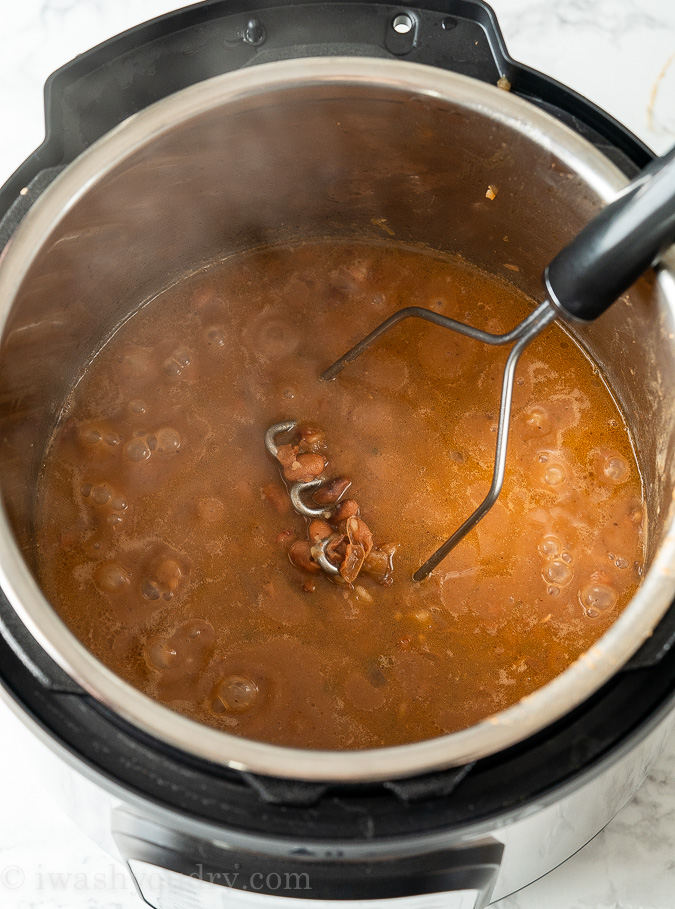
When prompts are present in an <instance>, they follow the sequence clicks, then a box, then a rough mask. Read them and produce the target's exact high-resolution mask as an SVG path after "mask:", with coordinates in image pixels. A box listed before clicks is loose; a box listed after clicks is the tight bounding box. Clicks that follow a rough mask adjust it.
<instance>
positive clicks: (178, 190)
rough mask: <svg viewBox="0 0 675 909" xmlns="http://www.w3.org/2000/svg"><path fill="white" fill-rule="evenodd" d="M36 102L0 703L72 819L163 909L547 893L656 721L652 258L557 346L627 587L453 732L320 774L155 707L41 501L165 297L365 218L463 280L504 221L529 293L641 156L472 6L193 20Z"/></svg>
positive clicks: (672, 429) (460, 1)
mask: <svg viewBox="0 0 675 909" xmlns="http://www.w3.org/2000/svg"><path fill="white" fill-rule="evenodd" d="M45 99H46V116H47V131H46V139H45V141H44V143H43V144H42V145H41V146H40V148H39V149H38V150H37V151H36V152H35V153H34V154H33V155H31V156H30V158H28V159H27V160H26V161H25V162H24V164H22V165H21V167H20V168H19V169H18V170H17V172H16V173H15V174H14V175H13V176H12V177H11V178H10V179H9V180H8V181H7V183H6V184H5V186H4V187H2V189H1V190H0V216H2V220H1V221H0V248H2V250H3V251H2V253H1V254H0V318H1V319H2V329H1V331H2V334H1V337H0V392H1V393H0V401H1V402H2V410H1V417H0V419H1V425H2V433H0V492H1V494H2V514H1V515H0V584H1V586H2V591H3V592H2V595H1V596H0V682H1V683H2V691H3V695H4V698H5V700H6V701H7V703H8V704H9V705H10V706H11V707H12V709H13V710H14V711H15V712H16V713H17V714H18V715H19V716H20V718H21V719H22V720H23V721H24V722H25V724H26V726H27V727H28V728H29V730H30V732H31V733H32V735H33V736H34V739H35V743H36V749H37V751H38V752H39V754H40V759H41V760H43V761H44V762H45V765H46V766H47V767H48V768H49V771H48V772H49V774H50V778H51V779H52V780H53V781H54V787H55V790H58V791H60V792H61V793H62V794H63V799H64V801H65V803H66V807H67V809H68V810H69V811H70V812H71V814H72V815H73V816H74V817H75V819H76V820H77V821H78V822H79V823H80V824H81V825H82V827H83V828H84V829H85V830H87V832H89V833H90V834H91V835H92V836H93V837H94V838H95V839H96V840H97V841H98V842H99V843H101V845H103V846H104V847H105V848H107V849H108V850H109V851H110V852H111V853H113V854H115V855H117V856H121V857H122V859H123V860H124V861H125V862H126V864H127V866H128V868H129V870H130V872H131V874H132V876H133V877H134V879H135V881H136V883H137V886H138V889H139V892H140V894H141V895H142V897H143V898H144V899H145V901H146V902H147V903H148V904H149V905H151V906H154V907H156V909H188V907H215V906H221V905H225V904H226V901H227V902H228V904H241V905H242V906H243V905H246V904H250V905H253V904H257V905H260V906H264V905H271V903H272V901H275V900H276V901H278V900H279V899H280V898H284V899H286V900H289V899H292V900H303V901H306V900H314V901H319V903H326V902H330V903H333V902H335V903H336V904H341V905H344V904H347V903H350V902H352V901H361V900H381V899H390V898H400V897H405V898H409V901H412V903H413V904H414V905H415V906H418V905H419V906H422V905H429V906H433V905H439V906H440V905H443V906H449V907H462V909H463V907H480V906H484V905H487V904H488V903H489V902H490V901H493V900H496V899H499V898H500V897H502V896H504V895H506V894H508V893H511V892H513V891H514V890H517V889H519V888H521V887H523V886H525V885H526V884H528V883H529V882H531V881H533V880H535V879H536V878H538V877H539V876H541V875H542V874H544V873H546V872H547V871H549V870H550V869H551V868H553V867H555V866H556V865H557V864H559V863H560V862H562V861H564V860H565V859H566V858H567V857H568V856H570V855H571V854H572V853H574V852H575V851H576V850H577V849H579V848H580V847H581V846H582V845H583V844H584V843H586V842H587V841H588V840H589V839H590V838H591V837H592V836H594V835H595V833H597V832H598V830H600V829H601V828H602V827H603V826H604V825H605V824H606V823H607V822H608V821H609V820H610V819H611V818H612V817H613V816H614V814H615V813H616V812H617V811H618V810H619V809H620V808H621V806H622V805H623V804H624V803H625V802H626V801H627V800H628V799H629V798H630V797H631V795H632V794H633V793H634V791H635V790H636V788H637V787H638V786H639V784H640V782H641V781H642V780H643V778H644V776H645V774H646V772H647V770H648V768H649V766H650V765H651V763H652V762H653V761H654V760H655V758H656V757H657V756H658V754H659V752H660V750H661V748H662V747H663V744H664V742H665V740H666V738H667V736H668V734H669V733H670V731H671V729H672V727H673V725H675V711H674V710H673V698H674V694H673V690H674V684H673V683H674V681H675V652H673V649H672V644H673V641H675V604H673V599H674V596H675V534H674V532H673V531H674V515H673V501H674V498H673V490H674V489H675V456H674V451H673V449H674V447H675V413H674V412H673V408H672V391H671V389H672V386H673V376H674V375H675V343H674V341H673V338H674V337H675V283H674V281H673V270H672V269H673V265H675V260H674V259H673V257H672V253H671V254H667V255H666V256H665V257H664V258H663V259H662V264H661V265H660V267H659V268H658V269H657V270H656V272H653V273H650V274H648V275H647V276H645V277H644V278H642V279H641V280H640V281H638V282H637V283H636V284H635V285H634V286H633V288H631V290H630V291H629V293H628V294H626V295H625V296H624V298H622V300H621V301H620V302H619V304H617V305H616V306H614V307H613V308H612V309H611V310H610V311H608V312H607V313H606V314H605V315H604V316H603V317H602V318H601V319H600V320H598V322H597V323H593V324H590V325H588V326H579V327H578V328H575V329H574V331H575V336H576V337H577V339H578V341H579V343H580V344H582V345H583V346H584V347H585V348H586V349H587V350H588V351H589V352H590V354H592V356H593V358H594V360H595V361H596V362H598V363H599V365H600V366H601V367H602V370H603V373H604V374H605V376H606V377H607V379H608V382H609V384H610V386H611V387H612V388H613V391H614V393H615V394H616V396H617V399H618V401H619V402H620V404H621V405H622V407H623V409H624V412H625V413H626V414H627V416H628V418H629V421H630V422H631V429H632V433H633V437H634V440H635V443H636V448H637V450H638V452H639V454H640V459H641V464H642V469H643V472H644V480H645V493H646V507H647V512H648V522H649V534H648V558H647V563H648V568H647V571H646V573H645V577H644V579H643V582H642V585H641V587H640V589H639V591H638V593H637V594H636V596H635V597H634V598H633V600H632V602H631V603H630V604H629V606H628V607H627V608H626V610H625V611H624V613H623V614H622V615H621V616H620V617H619V618H618V619H617V621H616V622H615V624H614V625H613V626H612V628H611V629H610V630H609V631H608V632H607V633H606V634H605V635H604V636H603V638H601V639H600V641H598V642H597V644H596V645H594V647H593V648H592V649H591V650H590V651H588V652H587V653H586V654H584V655H583V656H582V657H581V658H580V659H579V660H578V661H577V662H576V663H574V664H573V665H572V666H571V667H570V668H569V669H567V670H566V671H565V672H564V673H562V674H561V675H560V676H559V677H558V678H556V679H554V680H553V682H551V683H549V684H548V685H546V686H545V687H544V688H542V689H541V690H540V691H537V692H535V693H534V694H532V695H530V696H529V697H528V698H525V699H523V700H522V701H521V702H519V703H518V704H516V705H515V706H513V707H511V708H509V709H507V710H505V711H503V712H502V713H501V714H497V715H496V716H495V717H491V718H488V720H486V721H483V722H481V723H479V724H477V725H476V726H473V727H471V728H469V729H466V730H463V731H461V732H458V733H453V734H452V735H448V736H442V737H439V738H438V739H433V740H430V741H427V742H422V743H416V744H413V745H405V746H398V747H396V748H384V749H370V750H364V751H352V752H316V751H311V750H309V749H307V750H302V749H290V748H282V747H278V746H271V745H266V744H264V743H260V742H252V741H247V740H245V739H241V738H237V737H235V736H232V735H228V734H226V733H222V732H220V731H217V730H214V729H210V728H207V727H202V726H200V725H199V724H197V723H194V722H193V721H191V720H188V719H187V718H185V717H182V716H179V715H178V714H175V713H172V712H171V711H169V710H167V709H166V708H164V707H162V706H160V705H159V704H156V703H155V702H153V701H151V700H150V699H149V698H147V697H146V696H145V695H142V694H141V693H140V692H138V691H136V690H135V689H132V688H131V687H130V686H129V685H127V684H126V683H124V682H123V681H122V680H121V679H119V678H117V677H116V676H114V675H113V674H112V673H111V672H110V671H108V670H107V669H106V668H105V667H104V666H103V665H102V664H100V663H99V662H98V661H97V660H96V659H95V658H94V657H93V656H92V655H91V654H89V653H88V651H87V650H86V649H85V648H84V647H83V646H82V645H81V644H80V643H79V642H78V641H77V640H76V639H75V637H74V636H73V635H72V634H71V633H70V632H69V631H68V630H67V629H66V627H65V626H64V625H63V624H62V623H61V621H60V620H59V619H58V617H57V616H56V613H55V612H54V611H53V610H52V609H51V607H50V605H49V603H48V602H47V601H46V599H45V598H44V596H43V594H42V593H41V591H40V588H39V584H38V582H37V579H36V569H35V552H34V511H35V508H34V506H35V494H36V488H37V480H38V477H39V472H40V468H41V463H42V455H43V453H44V451H45V447H46V444H47V441H48V439H49V435H50V432H51V430H52V429H53V425H54V420H55V418H56V415H57V413H58V412H59V411H60V408H61V406H62V403H63V400H64V399H65V397H66V394H67V391H68V389H69V387H70V386H71V384H72V382H73V381H74V379H75V378H76V377H77V375H78V374H79V372H80V371H81V369H82V367H83V366H84V365H85V364H86V363H87V362H88V359H89V358H91V356H92V355H93V354H94V353H95V352H96V350H97V348H98V346H100V343H101V342H102V340H103V339H104V338H105V337H107V335H108V334H109V332H110V330H111V329H112V328H113V327H114V326H115V325H117V324H119V322H120V321H122V320H123V319H124V318H125V317H126V316H128V315H129V313H130V311H131V310H132V308H133V307H134V306H135V305H137V303H138V300H139V299H143V298H146V297H147V296H148V295H150V294H151V293H152V291H153V288H157V287H158V286H159V285H160V284H161V285H164V284H165V283H166V281H167V279H171V278H172V277H175V278H178V277H180V275H181V274H184V273H186V272H187V271H188V270H190V269H194V268H195V267H199V266H200V265H202V264H205V263H208V262H209V261H212V260H213V259H214V258H217V257H219V256H222V255H223V254H224V253H230V252H236V251H239V250H244V249H247V248H250V247H252V246H256V245H261V244H264V243H271V242H290V241H295V240H298V239H304V238H308V237H317V236H322V237H323V236H336V237H337V236H341V237H342V236H350V237H355V238H359V239H369V238H372V237H375V236H377V234H376V231H377V229H378V228H377V222H378V220H379V222H380V224H381V223H382V221H381V219H382V218H385V219H386V223H387V224H388V225H389V226H390V227H391V228H392V229H395V232H396V236H397V239H399V240H402V241H404V242H410V243H414V244H423V245H425V246H426V247H430V248H434V249H439V250H445V251H447V250H451V251H453V252H456V253H460V254H461V255H463V256H464V257H465V258H467V259H468V260H470V261H471V262H473V263H475V264H477V265H479V266H481V267H482V268H484V269H486V270H488V271H490V270H494V268H495V264H496V261H497V260H496V258H495V257H496V255H497V252H496V250H497V249H498V239H499V238H501V237H502V235H503V234H504V233H505V226H506V225H508V234H509V250H510V257H511V258H512V259H514V260H515V259H517V261H518V263H519V272H518V273H517V274H514V275H513V277H512V280H513V283H515V284H517V285H518V287H519V288H520V289H521V290H523V291H525V292H526V293H528V294H529V296H531V297H533V298H540V297H541V294H542V285H541V272H542V268H543V266H544V265H545V264H546V263H547V262H548V261H549V260H550V259H551V258H552V257H553V255H555V253H556V252H557V251H558V250H559V249H560V248H561V247H562V246H563V245H564V244H565V243H566V242H567V241H568V240H569V239H570V238H571V237H572V236H573V235H574V234H575V233H576V232H578V231H579V230H580V229H581V227H582V226H583V225H584V224H585V223H586V222H587V221H588V220H589V219H590V218H591V216H592V215H593V214H594V213H595V212H597V211H598V210H599V209H600V208H601V207H602V205H603V204H604V203H606V202H607V201H609V200H610V199H611V198H612V196H613V195H614V194H615V193H616V192H617V191H618V190H620V189H621V187H622V186H624V185H625V183H626V182H627V181H628V180H629V179H630V178H631V177H632V176H634V175H635V174H636V173H637V172H638V171H639V170H640V169H641V168H643V167H644V166H645V165H646V164H647V163H648V162H649V161H650V160H651V158H652V153H651V152H650V151H649V149H648V148H646V147H645V146H644V145H643V144H642V143H641V142H640V141H639V140H638V139H637V138H636V137H635V136H633V135H632V134H631V133H630V132H629V131H628V130H626V129H625V128H624V127H623V126H621V125H620V124H619V123H617V122H616V121H615V120H613V119H612V118H611V117H609V116H608V115H607V114H605V113H604V112H603V111H601V110H599V109H598V108H597V107H595V106H594V105H593V104H591V103H590V102H588V101H587V100H585V99H583V98H582V97H580V96H579V95H577V94H575V93H574V92H573V91H571V90H570V89H567V88H565V87H564V86H562V85H560V84H558V83H557V82H555V81H553V80H551V79H550V78H548V77H546V76H544V75H542V74H541V73H538V72H535V71H534V70H531V69H529V68H527V67H524V66H521V65H520V64H518V63H516V62H515V61H514V60H512V59H511V58H510V57H509V55H508V53H507V51H506V48H505V46H504V42H503V39H502V37H501V34H500V31H499V27H498V24H497V22H496V20H495V17H494V14H493V13H492V11H491V10H490V8H489V7H488V6H487V5H485V4H484V3H482V2H479V0H438V2H431V0H427V2H420V3H418V2H413V3H408V4H406V5H404V6H395V5H391V4H389V3H379V2H345V0H342V2H315V0H304V2H295V3H293V4H290V5H285V4H282V3H281V2H271V0H261V2H253V0H249V2H245V0H234V2H224V0H214V2H206V3H202V4H199V5H197V6H192V7H189V8H186V9H183V10H179V11H177V12H174V13H171V14H168V15H166V16H164V17H162V18H160V19H157V20H154V21H152V22H149V23H146V24H145V25H141V26H139V27H137V28H134V29H132V30H130V31H128V32H126V33H124V34H122V35H120V36H118V37H116V38H113V39H112V40H110V41H108V42H106V43H105V44H103V45H100V46H99V47H97V48H95V49H93V50H92V51H89V52H88V53H86V54H84V55H82V56H80V57H78V58H77V59H76V60H74V61H73V62H71V63H69V64H67V65H66V66H64V67H63V68H62V69H60V70H58V71H57V72H56V73H54V74H53V75H52V76H51V77H50V79H49V80H48V83H47V86H46V92H45ZM494 183H498V184H499V186H500V200H503V204H500V206H499V207H498V208H497V207H495V208H494V209H493V210H492V211H491V212H490V213H488V214H487V215H485V214H482V215H481V217H480V218H478V217H477V216H476V211H475V207H474V206H473V204H472V201H471V200H472V199H473V198H475V197H476V188H477V187H483V193H484V191H485V187H486V186H488V185H490V184H494ZM279 905H281V904H279ZM293 905H294V906H295V905H296V904H295V903H294V904H293Z"/></svg>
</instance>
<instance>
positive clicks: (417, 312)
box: [321, 300, 557, 581]
mask: <svg viewBox="0 0 675 909" xmlns="http://www.w3.org/2000/svg"><path fill="white" fill-rule="evenodd" d="M556 316H557V311H556V310H555V308H554V307H553V306H552V305H551V303H550V302H549V301H548V300H546V301H545V302H544V303H542V304H541V305H540V306H538V307H537V308H536V309H535V310H534V312H532V313H531V314H530V315H529V316H528V317H527V318H526V319H523V321H522V322H520V323H519V324H518V325H516V327H515V328H513V329H512V330H511V331H508V332H506V334H503V335H495V334H491V333H490V332H487V331H481V330H480V329H478V328H473V327H472V326H471V325H465V324H464V322H457V321H455V319H450V318H448V317H447V316H442V315H440V314H439V313H437V312H434V311H433V310H430V309H423V308H422V307H420V306H408V307H406V308H405V309H399V310H398V312H395V313H394V314H393V315H392V316H389V318H388V319H385V321H384V322H382V323H381V324H380V325H378V326H377V328H375V329H374V330H373V331H371V332H370V334H369V335H367V336H366V337H365V338H363V340H362V341H359V343H358V344H355V345H354V347H352V348H351V350H348V351H347V353H346V354H344V356H342V357H340V359H339V360H336V362H335V363H333V365H332V366H329V367H328V369H327V370H326V371H325V372H324V373H322V375H321V378H322V379H334V378H335V377H336V376H337V375H338V374H339V373H340V372H342V370H343V369H344V368H345V366H347V365H348V364H349V363H353V362H354V360H356V358H357V357H360V356H361V354H362V353H364V352H365V351H366V350H368V348H369V347H370V346H371V345H372V344H374V343H375V341H376V340H377V339H378V338H380V337H381V336H382V335H383V334H385V332H387V331H389V329H391V328H393V327H394V326H395V325H398V324H399V322H403V321H404V320H405V319H424V320H425V321H427V322H433V323H434V324H435V325H439V326H441V327H442V328H447V329H449V330H450V331H454V332H457V333H458V334H460V335H465V336H466V337H468V338H473V340H474V341H482V342H483V343H485V344H490V345H492V346H493V347H503V346H504V345H507V344H513V347H512V348H511V351H510V353H509V356H508V358H507V360H506V365H505V367H504V375H503V378H502V391H501V402H500V405H499V421H498V424H497V444H496V447H495V460H494V469H493V473H492V484H491V486H490V489H489V491H488V494H487V495H486V496H485V498H484V499H483V501H482V502H481V503H480V505H479V506H478V508H476V510H475V511H474V512H473V513H472V514H470V515H469V517H468V518H467V519H466V521H464V523H463V524H462V525H461V527H458V528H457V530H456V531H455V532H454V533H453V534H452V535H451V536H450V537H448V539H447V540H446V541H445V542H444V543H443V544H442V545H441V546H439V547H438V549H437V550H436V551H435V552H434V553H432V555H430V556H429V558H428V559H427V560H426V562H425V563H424V564H423V565H421V566H420V567H419V568H418V569H417V571H416V572H415V574H414V575H413V580H415V581H423V580H424V578H426V577H427V576H428V575H429V574H430V573H431V572H432V571H433V570H434V568H435V567H436V566H437V565H438V564H439V562H441V561H442V560H443V559H444V558H445V557H446V555H447V554H448V553H449V552H450V551H451V550H452V549H454V548H455V546H456V545H457V544H458V543H459V542H460V540H463V539H464V537H465V536H466V535H467V533H469V531H470V530H471V529H472V528H473V527H475V526H476V524H477V523H478V522H479V521H480V520H481V518H483V517H485V515H486V514H487V513H488V511H489V510H490V509H491V508H492V506H493V505H494V503H495V502H496V501H497V498H498V496H499V493H500V492H501V490H502V486H503V485H504V472H505V467H506V447H507V442H508V438H509V417H510V414H511V399H512V397H513V378H514V375H515V371H516V365H517V363H518V359H519V357H520V355H521V353H522V352H523V350H524V349H525V348H526V347H527V345H528V344H529V343H530V341H532V340H533V339H534V338H536V336H537V335H538V334H539V332H540V331H542V330H543V329H544V328H545V327H546V326H547V325H549V324H550V323H551V322H553V320H554V319H555V318H556Z"/></svg>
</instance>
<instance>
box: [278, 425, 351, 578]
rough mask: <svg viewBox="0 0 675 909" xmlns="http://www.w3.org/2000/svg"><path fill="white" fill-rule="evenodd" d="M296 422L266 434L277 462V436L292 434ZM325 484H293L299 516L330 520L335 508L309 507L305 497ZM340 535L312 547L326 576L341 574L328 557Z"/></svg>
mask: <svg viewBox="0 0 675 909" xmlns="http://www.w3.org/2000/svg"><path fill="white" fill-rule="evenodd" d="M297 425H298V424H297V421H296V420H284V421H283V422H282V423H274V424H273V425H272V426H270V427H269V429H268V430H267V431H266V433H265V448H266V449H267V450H268V452H269V453H270V454H271V455H272V457H273V458H274V459H275V460H276V457H277V454H278V452H279V447H278V445H277V436H281V435H286V434H287V433H289V432H292V431H293V430H294V429H295V427H296V426H297ZM322 483H323V480H322V479H321V478H317V479H315V480H307V481H306V482H304V483H303V482H297V483H293V485H292V486H291V487H290V490H289V496H290V499H291V505H292V506H293V508H294V509H295V511H297V513H298V514H301V515H302V516H303V517H305V518H330V516H331V515H332V513H333V511H334V510H335V506H332V507H331V506H330V505H328V506H324V507H323V508H319V507H318V506H316V505H308V504H307V503H306V502H305V500H304V498H303V496H304V494H305V493H306V492H311V490H313V489H318V487H319V486H321V484H322ZM340 536H341V535H340V534H331V535H330V536H328V537H325V538H324V539H322V540H319V541H318V542H316V543H314V545H313V546H312V558H313V559H314V561H315V562H317V563H318V564H319V565H320V566H321V568H322V569H323V570H324V571H325V572H326V574H339V573H340V569H339V568H338V567H337V566H336V565H333V563H332V562H331V561H329V559H328V556H327V555H326V547H327V546H328V544H329V543H331V542H332V541H333V540H334V539H335V538H336V537H340Z"/></svg>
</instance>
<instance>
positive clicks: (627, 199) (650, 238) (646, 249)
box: [544, 146, 675, 322]
mask: <svg viewBox="0 0 675 909" xmlns="http://www.w3.org/2000/svg"><path fill="white" fill-rule="evenodd" d="M673 242H675V146H673V148H671V150H670V151H669V152H668V153H667V154H665V155H664V156H663V157H661V158H655V159H654V161H652V162H651V164H649V165H648V166H647V167H645V169H644V170H643V171H641V173H639V174H638V176H637V177H636V179H635V180H633V181H632V182H631V183H629V184H628V186H627V187H626V188H625V189H624V190H623V191H622V192H620V193H619V195H618V196H617V197H616V199H614V201H613V202H610V203H609V205H607V206H605V208H603V210H602V211H601V212H600V214H599V215H597V216H596V217H595V218H593V220H592V221H591V222H590V224H588V225H587V226H586V227H585V228H584V229H583V230H582V231H581V233H580V234H578V235H577V236H576V237H575V238H574V240H572V242H571V243H569V244H568V245H567V246H566V247H565V248H564V249H563V250H562V251H561V252H559V253H558V255H557V256H556V257H555V258H554V259H553V261H552V262H551V263H550V264H549V265H548V267H547V268H546V270H545V271H544V283H545V285H546V289H547V291H548V294H549V297H550V299H551V302H552V303H553V304H554V305H555V306H556V307H557V308H558V309H559V310H561V311H562V314H563V315H564V316H566V317H568V318H572V319H574V320H578V321H584V322H585V321H590V320H591V319H596V318H597V317H598V316H600V315H602V313H603V312H604V311H605V310H606V309H607V308H608V307H609V306H611V304H612V303H613V302H614V301H615V300H616V299H617V297H619V296H620V295H621V294H622V293H623V292H624V291H626V290H628V288H629V287H630V286H631V284H633V282H634V281H636V280H637V279H638V278H639V277H640V275H642V274H643V273H644V272H645V271H646V270H647V269H648V268H649V267H650V266H651V265H653V264H654V263H655V262H656V261H657V259H658V258H659V256H660V255H661V254H662V253H663V252H664V251H665V250H666V249H667V247H668V246H670V245H671V243H673Z"/></svg>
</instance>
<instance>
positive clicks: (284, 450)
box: [277, 445, 298, 467]
mask: <svg viewBox="0 0 675 909" xmlns="http://www.w3.org/2000/svg"><path fill="white" fill-rule="evenodd" d="M297 454H298V449H297V448H296V447H295V446H293V445H279V447H278V448H277V461H278V462H279V463H280V464H281V466H282V467H290V465H291V464H292V463H293V462H294V461H295V459H296V457H297Z"/></svg>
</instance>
